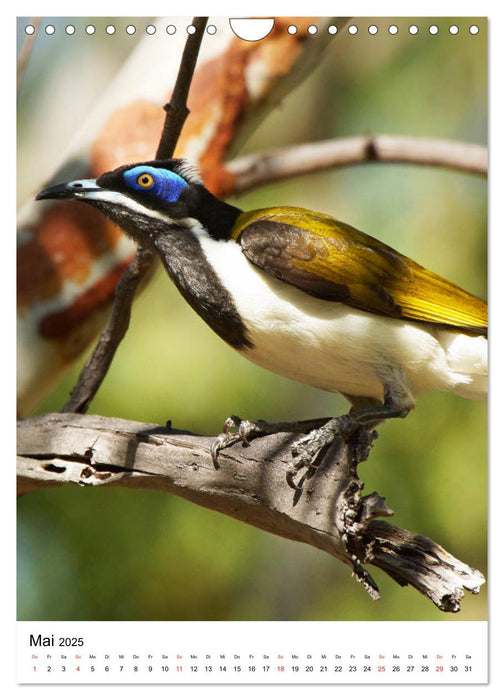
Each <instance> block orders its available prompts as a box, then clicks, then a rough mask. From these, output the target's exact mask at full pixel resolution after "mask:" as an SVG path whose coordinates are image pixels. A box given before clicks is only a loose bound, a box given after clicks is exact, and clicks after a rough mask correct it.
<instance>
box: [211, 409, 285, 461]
mask: <svg viewBox="0 0 504 700" xmlns="http://www.w3.org/2000/svg"><path fill="white" fill-rule="evenodd" d="M270 425H272V424H270V423H266V421H263V420H258V421H249V420H242V419H241V418H240V417H239V416H229V418H227V419H226V421H225V422H224V427H223V430H222V433H221V434H220V435H219V436H218V437H216V438H215V440H214V441H213V443H212V446H211V447H210V452H211V454H212V459H213V463H214V466H215V468H216V469H218V468H219V452H221V451H222V450H223V449H225V448H226V447H229V445H232V444H233V443H235V442H238V441H240V440H241V441H242V442H243V444H244V445H248V444H249V440H250V438H252V437H257V436H258V435H264V434H265V433H268V432H269V431H268V427H269V426H270Z"/></svg>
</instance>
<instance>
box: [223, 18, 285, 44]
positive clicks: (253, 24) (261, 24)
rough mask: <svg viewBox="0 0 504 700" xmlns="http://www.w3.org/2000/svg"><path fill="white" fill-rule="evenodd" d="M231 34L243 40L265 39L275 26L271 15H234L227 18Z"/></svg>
mask: <svg viewBox="0 0 504 700" xmlns="http://www.w3.org/2000/svg"><path fill="white" fill-rule="evenodd" d="M229 26H230V27H231V29H232V31H233V34H235V35H236V36H237V37H238V38H240V39H243V40H244V41H260V40H261V39H265V38H266V37H267V36H268V34H269V33H270V32H271V30H272V29H273V27H274V26H275V20H274V19H273V18H272V17H236V18H230V19H229Z"/></svg>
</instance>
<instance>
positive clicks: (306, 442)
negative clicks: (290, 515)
mask: <svg viewBox="0 0 504 700" xmlns="http://www.w3.org/2000/svg"><path fill="white" fill-rule="evenodd" d="M360 427H361V423H360V422H359V421H356V420H354V418H353V417H352V415H351V414H347V415H344V416H339V417H338V418H331V419H330V420H328V421H327V422H326V423H325V424H324V425H322V426H321V427H320V428H316V429H315V430H312V431H311V432H310V433H308V435H306V436H305V437H302V438H300V439H299V440H296V442H293V443H292V446H291V452H292V454H293V456H294V459H293V460H292V462H291V463H290V465H289V467H288V469H287V483H288V484H289V486H290V487H291V488H293V489H294V490H296V491H300V490H301V489H302V486H303V484H304V482H305V480H306V479H309V478H310V477H311V476H313V474H314V473H315V471H316V469H317V462H318V461H319V460H320V458H321V457H322V456H323V455H324V453H325V452H326V450H327V448H328V447H329V446H330V445H331V444H332V443H333V442H334V441H335V440H336V438H340V439H341V440H344V441H345V442H347V441H348V440H349V439H350V438H351V437H352V436H353V435H354V434H355V433H356V431H357V430H358V429H359V428H360ZM302 469H306V471H305V473H304V474H303V475H302V477H301V478H300V479H299V481H298V482H296V481H295V477H296V476H297V475H298V473H299V472H300V471H301V470H302Z"/></svg>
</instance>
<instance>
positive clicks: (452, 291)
mask: <svg viewBox="0 0 504 700" xmlns="http://www.w3.org/2000/svg"><path fill="white" fill-rule="evenodd" d="M36 199H37V200H44V199H72V200H76V201H80V202H84V203H86V204H88V205H91V206H93V207H95V208H96V209H98V210H100V211H101V212H102V213H103V214H105V215H106V216H107V217H109V218H110V219H111V220H112V221H113V222H114V223H115V224H116V225H118V226H119V227H120V228H121V229H122V230H123V231H124V232H125V234H126V235H127V236H129V237H130V238H132V239H133V240H134V241H135V242H136V243H137V244H138V245H139V246H143V247H147V248H150V249H151V250H154V251H155V252H156V253H157V254H158V255H159V257H160V258H161V261H162V263H163V265H164V267H165V269H166V271H167V273H168V275H169V276H170V277H171V279H172V281H173V282H174V284H175V285H176V287H177V288H178V290H179V291H180V293H181V294H182V296H183V297H184V299H185V300H186V301H187V302H188V303H189V304H190V306H191V307H192V308H193V309H194V310H195V311H196V313H197V314H199V316H200V317H201V318H202V319H203V321H205V322H206V323H207V324H208V325H209V326H210V328H211V329H212V330H213V331H215V333H217V335H219V336H220V337H221V338H222V339H223V340H224V341H225V342H226V343H227V344H228V345H229V346H231V347H232V348H234V350H236V351H237V352H238V353H240V354H241V355H242V356H244V357H245V358H247V359H248V360H250V361H252V362H254V363H256V364H257V365H259V366H261V367H263V368H265V369H267V370H270V371H272V372H274V373H277V374H279V375H283V376H285V377H288V378H289V379H293V380H297V381H299V382H302V383H304V384H308V385H310V386H312V387H316V388H318V389H323V390H326V391H329V392H333V393H340V394H342V395H343V396H345V398H347V399H348V401H349V402H350V404H351V409H350V411H349V413H347V414H345V415H342V416H336V417H331V418H320V419H318V418H317V419H313V420H312V419H307V420H302V421H284V422H282V421H280V422H278V423H267V422H266V421H262V420H258V421H248V420H242V419H241V418H239V417H238V416H230V417H229V418H228V419H227V420H226V422H225V424H224V432H223V433H222V434H221V435H220V436H219V437H218V438H216V440H215V441H214V443H213V445H212V456H213V458H214V463H215V464H216V466H218V457H219V454H220V452H221V451H222V450H224V449H225V448H226V447H227V446H228V445H229V444H231V443H232V442H233V441H235V440H242V441H243V442H244V443H247V442H248V441H249V439H250V438H252V437H256V436H257V435H264V434H267V433H274V432H278V431H280V430H288V431H294V432H297V433H301V434H303V437H301V438H299V439H298V440H296V441H295V442H293V444H292V445H291V452H292V461H291V463H290V465H289V468H288V469H287V481H288V482H289V484H290V485H291V486H292V488H295V489H300V488H301V484H302V481H303V480H304V478H305V476H306V474H310V475H311V474H313V473H314V471H315V470H316V468H317V465H318V464H319V463H320V460H321V458H322V456H323V455H324V454H325V452H326V450H327V449H328V447H329V445H330V444H331V443H332V442H334V440H336V438H337V437H340V438H342V439H345V440H347V439H348V438H349V437H350V436H352V435H353V434H354V433H355V431H357V430H358V429H359V428H363V427H364V428H368V429H369V428H370V427H374V426H376V425H377V424H379V423H381V422H382V421H384V420H387V419H389V418H394V417H401V418H404V417H406V416H407V415H408V413H409V412H410V411H411V410H412V409H413V408H414V407H415V404H416V400H417V398H418V397H419V396H420V395H422V394H424V393H426V392H429V391H434V390H437V391H452V392H454V393H455V394H457V395H459V396H461V397H463V398H466V399H471V400H476V401H484V400H485V397H486V395H487V304H486V302H485V301H483V300H482V299H479V298H478V297H476V296H474V295H472V294H470V293H469V292H467V291H465V290H464V289H462V288H461V287H459V286H457V285H455V284H454V283H452V282H450V281H448V280H447V279H444V278H443V277H442V276H440V275H438V274H436V273H434V272H431V271H429V270H428V269H426V268H424V267H422V266H421V265H420V264H418V263H416V262H415V261H413V260H412V259H410V258H408V257H406V256H405V255H402V254H401V253H399V252H398V251H396V250H394V249H393V248H391V247H390V246H388V245H386V244H385V243H383V242H381V241H380V240H378V239H376V238H374V237H372V236H370V235H367V234H366V233H363V232H361V231H359V230H357V229H356V228H353V227H352V226H350V225H348V224H345V223H343V222H340V221H338V220H337V219H335V218H333V217H332V216H329V215H328V214H324V213H320V212H316V211H312V210H310V209H306V208H301V207H292V206H275V207H268V208H263V209H255V210H253V211H242V210H241V209H239V208H238V207H236V206H233V205H231V204H229V203H227V202H225V201H223V200H221V199H219V198H217V197H216V196H214V195H213V194H212V193H211V192H210V191H209V190H208V189H207V188H206V187H205V185H204V183H203V181H202V179H201V176H200V174H199V172H198V170H197V168H196V167H195V166H194V165H193V164H192V163H190V162H189V161H187V160H185V159H179V158H169V159H164V160H151V161H146V162H143V163H131V164H126V165H122V166H120V167H118V168H116V169H114V170H111V171H109V172H106V173H104V174H102V175H101V176H100V177H98V178H97V179H84V180H73V181H70V182H65V183H62V184H58V185H54V186H52V187H49V188H48V189H45V190H43V191H41V192H40V193H39V194H38V195H37V196H36ZM302 469H303V470H306V471H305V472H304V474H305V476H303V477H302V478H301V479H300V480H299V481H298V482H296V481H295V479H294V477H295V476H296V475H297V474H298V472H299V471H300V470H302Z"/></svg>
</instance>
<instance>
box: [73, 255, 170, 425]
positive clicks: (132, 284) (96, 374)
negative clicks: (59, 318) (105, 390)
mask: <svg viewBox="0 0 504 700" xmlns="http://www.w3.org/2000/svg"><path fill="white" fill-rule="evenodd" d="M155 262H157V258H155V255H154V253H153V252H152V251H151V250H147V249H146V248H139V249H138V251H137V253H136V255H135V257H134V258H133V260H132V261H131V263H130V264H129V265H128V267H127V268H126V271H125V272H124V274H123V276H122V277H121V279H120V281H119V284H118V285H117V288H116V292H115V296H114V303H113V305H112V309H111V311H110V316H109V319H108V322H107V325H106V326H105V329H104V330H103V331H102V333H101V335H100V337H99V339H98V342H97V343H96V346H95V348H94V350H93V353H92V355H91V357H90V358H89V360H88V361H87V362H86V364H85V365H84V367H83V368H82V371H81V373H80V375H79V379H78V382H77V384H76V385H75V386H74V388H73V389H72V391H71V393H70V398H69V399H68V401H67V402H66V404H65V405H64V406H63V408H62V409H61V411H62V412H63V413H68V412H75V413H85V412H86V411H87V410H88V408H89V404H90V403H91V401H92V400H93V398H94V397H95V394H96V392H97V391H98V389H99V388H100V386H101V383H102V381H103V379H104V378H105V375H106V374H107V372H108V370H109V367H110V365H111V363H112V360H113V359H114V356H115V353H116V350H117V348H118V347H119V344H120V342H121V340H122V339H123V338H124V336H125V335H126V331H127V330H128V328H129V323H130V319H131V305H132V303H133V299H134V298H135V294H136V292H137V289H138V287H139V286H140V285H141V283H142V281H144V280H145V279H146V277H147V275H148V274H149V273H151V272H153V270H154V263H155Z"/></svg>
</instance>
